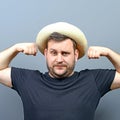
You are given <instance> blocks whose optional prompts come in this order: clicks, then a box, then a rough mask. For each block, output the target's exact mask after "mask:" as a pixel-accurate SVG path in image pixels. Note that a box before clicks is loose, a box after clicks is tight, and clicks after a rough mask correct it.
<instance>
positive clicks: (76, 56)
mask: <svg viewBox="0 0 120 120" xmlns="http://www.w3.org/2000/svg"><path fill="white" fill-rule="evenodd" d="M78 55H79V51H78V49H76V50H75V61H76V62H77V60H78Z"/></svg>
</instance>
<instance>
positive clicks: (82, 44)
mask: <svg viewBox="0 0 120 120" xmlns="http://www.w3.org/2000/svg"><path fill="white" fill-rule="evenodd" d="M53 32H58V33H60V34H63V35H66V36H68V37H70V38H72V39H73V40H75V41H76V43H77V49H78V50H79V56H78V59H79V58H81V57H83V56H84V54H85V52H86V49H87V40H86V37H85V35H84V33H83V32H82V31H81V30H80V29H79V28H78V27H76V26H74V25H72V24H69V23H66V22H56V23H53V24H49V25H47V26H45V27H44V28H42V29H41V30H40V32H39V33H38V35H37V38H36V43H37V45H38V49H39V50H40V52H41V53H42V54H44V49H45V47H46V40H47V38H48V37H49V36H50V35H51V34H52V33H53Z"/></svg>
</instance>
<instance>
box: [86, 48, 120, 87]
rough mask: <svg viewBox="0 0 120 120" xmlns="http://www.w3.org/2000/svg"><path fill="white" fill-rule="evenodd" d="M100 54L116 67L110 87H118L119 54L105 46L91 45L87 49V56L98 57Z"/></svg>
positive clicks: (119, 79) (119, 83)
mask: <svg viewBox="0 0 120 120" xmlns="http://www.w3.org/2000/svg"><path fill="white" fill-rule="evenodd" d="M101 56H105V57H107V58H108V59H109V60H110V61H111V63H112V64H113V66H114V67H115V69H116V74H115V78H114V80H113V83H112V85H111V89H117V88H120V54H118V53H116V52H114V51H113V50H111V49H109V48H106V47H99V46H93V47H90V48H89V49H88V58H90V59H99V58H100V57H101Z"/></svg>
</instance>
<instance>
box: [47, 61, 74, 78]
mask: <svg viewBox="0 0 120 120" xmlns="http://www.w3.org/2000/svg"><path fill="white" fill-rule="evenodd" d="M57 65H58V64H56V65H53V66H51V67H50V66H49V65H48V64H47V68H48V71H49V75H50V76H51V77H53V78H65V77H69V76H71V75H72V74H73V73H74V68H75V61H74V62H73V64H72V65H68V64H65V65H64V68H63V69H65V70H63V72H62V73H60V72H57V70H58V69H57V68H56V66H57ZM59 65H60V64H59ZM56 69H57V70H56Z"/></svg>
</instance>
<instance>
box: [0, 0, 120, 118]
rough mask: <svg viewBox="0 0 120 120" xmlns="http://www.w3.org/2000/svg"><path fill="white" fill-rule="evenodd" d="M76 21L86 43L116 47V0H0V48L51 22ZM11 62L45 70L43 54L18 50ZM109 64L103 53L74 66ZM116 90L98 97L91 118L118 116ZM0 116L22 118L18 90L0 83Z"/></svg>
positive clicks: (31, 36) (119, 30) (30, 38)
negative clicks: (22, 52) (99, 99)
mask: <svg viewBox="0 0 120 120" xmlns="http://www.w3.org/2000/svg"><path fill="white" fill-rule="evenodd" d="M57 21H65V22H70V23H72V24H74V25H77V26H78V27H79V28H80V29H81V30H82V31H83V32H84V33H85V35H86V37H87V39H88V44H89V46H91V45H99V46H106V47H109V48H111V49H113V50H115V51H116V52H119V51H120V47H119V43H120V41H119V39H120V25H119V23H120V1H119V0H99V1H98V0H59V1H58V0H43V1H42V0H3V1H2V0H1V1H0V51H2V50H4V49H5V48H8V47H10V46H12V45H13V44H16V43H19V42H34V41H35V39H36V35H37V33H38V32H39V30H40V29H41V28H42V27H43V26H45V25H47V24H49V23H53V22H57ZM11 66H16V67H24V68H30V69H39V70H41V71H42V72H45V71H46V70H47V69H46V66H45V59H44V56H43V55H41V54H40V53H38V55H37V56H36V57H33V56H25V55H23V54H19V55H18V56H17V57H16V58H15V59H14V60H13V61H12V63H11ZM86 68H90V69H92V68H109V69H111V68H113V66H112V65H111V63H110V62H109V61H108V60H107V59H106V58H104V57H102V58H100V59H99V60H88V58H87V57H86V56H85V57H84V58H82V59H81V60H79V62H78V63H77V66H76V68H75V70H81V69H86ZM119 111H120V90H119V89H118V90H114V91H112V92H109V93H107V94H106V95H105V96H104V97H103V98H102V99H101V101H100V103H99V106H98V109H97V111H96V116H95V120H119V119H120V112H119ZM0 120H23V107H22V102H21V99H20V97H19V96H18V94H17V93H16V92H15V91H14V90H12V89H10V88H8V87H5V86H3V85H0Z"/></svg>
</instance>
